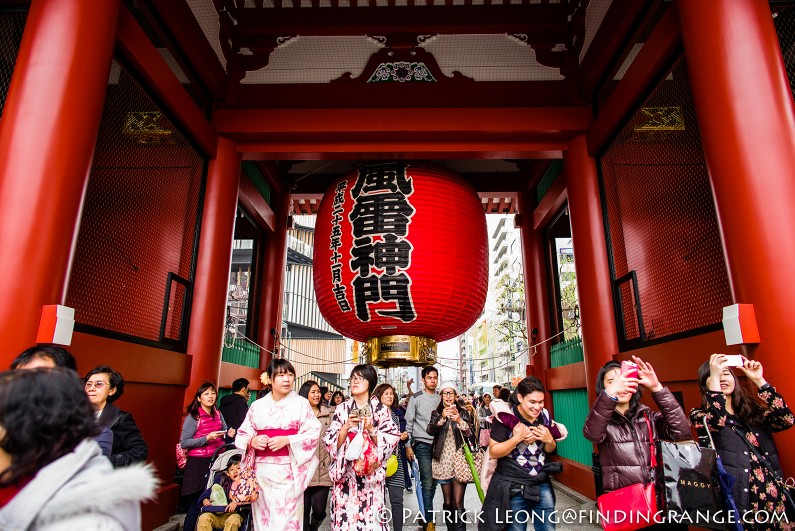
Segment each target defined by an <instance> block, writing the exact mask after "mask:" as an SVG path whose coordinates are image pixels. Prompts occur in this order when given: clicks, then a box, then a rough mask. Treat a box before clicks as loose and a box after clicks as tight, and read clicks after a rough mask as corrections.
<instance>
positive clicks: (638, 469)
mask: <svg viewBox="0 0 795 531" xmlns="http://www.w3.org/2000/svg"><path fill="white" fill-rule="evenodd" d="M651 396H652V398H653V399H654V402H655V403H656V404H657V406H658V407H659V408H660V411H652V410H651V409H649V408H648V407H647V406H645V405H643V404H638V405H637V406H636V407H635V408H634V409H631V410H629V411H627V413H626V416H625V415H622V414H621V413H619V412H617V411H616V405H617V404H618V403H617V402H616V401H615V400H611V399H610V398H609V397H608V396H607V395H606V394H604V393H601V394H600V395H599V396H598V397H597V398H596V401H595V402H594V405H593V408H592V409H591V412H590V413H588V418H586V419H585V426H584V427H583V430H582V431H583V434H584V435H585V438H586V439H588V440H589V441H591V442H593V443H594V444H596V445H597V446H598V448H599V463H600V464H601V465H602V486H603V487H604V492H610V491H613V490H617V489H620V488H623V487H627V486H629V485H632V484H633V483H648V482H651V481H652V479H653V478H652V474H651V467H650V455H651V454H650V452H649V449H650V445H649V428H648V426H647V424H646V421H645V419H644V418H645V416H646V415H648V417H649V420H650V421H651V425H652V432H653V436H654V440H655V441H656V440H660V439H663V440H669V441H682V440H685V439H692V436H691V432H690V421H689V420H688V419H687V415H685V412H684V411H683V410H682V408H681V407H680V406H679V403H678V402H677V401H676V399H675V398H674V395H673V394H671V391H669V390H668V388H667V387H664V388H663V389H661V390H660V391H657V392H656V393H652V394H651Z"/></svg>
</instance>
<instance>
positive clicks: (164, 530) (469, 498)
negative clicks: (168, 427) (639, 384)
mask: <svg viewBox="0 0 795 531" xmlns="http://www.w3.org/2000/svg"><path fill="white" fill-rule="evenodd" d="M555 495H556V498H557V502H556V508H557V510H558V514H559V515H560V523H558V524H557V529H565V530H566V531H596V530H600V529H602V528H601V527H600V526H599V525H596V524H590V523H588V514H589V512H590V514H594V512H595V510H596V504H595V503H594V502H593V501H592V500H589V499H587V498H585V497H583V496H581V495H580V494H578V493H576V492H574V491H572V490H570V489H568V488H567V487H565V486H563V485H561V484H559V483H556V484H555ZM403 504H404V507H405V509H408V510H410V511H411V516H410V518H409V520H407V521H406V525H404V526H403V529H404V531H417V530H418V529H422V528H421V527H420V526H419V525H413V520H412V519H414V518H416V516H417V495H416V494H414V493H409V492H404V496H403ZM464 506H465V507H468V508H470V509H479V508H480V499H478V494H477V492H476V491H475V487H474V485H470V486H469V487H468V488H467V493H466V497H465V498H464ZM434 508H435V509H436V510H437V511H441V510H442V493H441V489H438V490H437V492H436V497H435V498H434ZM581 515H582V516H581ZM572 516H574V517H575V518H574V521H573V522H570V521H569V520H570V517H572ZM184 518H185V515H175V516H174V518H172V521H171V522H169V523H168V524H166V525H164V526H162V527H160V528H158V529H157V530H155V531H179V529H181V523H182V520H183V519H184ZM475 529H477V526H476V525H475V524H474V523H473V524H470V525H469V526H467V530H468V531H474V530H475ZM320 530H321V531H332V530H331V524H330V523H329V519H328V518H327V519H326V521H325V522H323V525H322V526H321V527H320ZM443 530H444V526H439V531H443Z"/></svg>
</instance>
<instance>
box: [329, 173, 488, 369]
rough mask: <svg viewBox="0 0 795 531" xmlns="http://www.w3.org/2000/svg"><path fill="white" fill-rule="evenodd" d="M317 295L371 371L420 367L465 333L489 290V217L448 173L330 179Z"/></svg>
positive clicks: (353, 175)
mask: <svg viewBox="0 0 795 531" xmlns="http://www.w3.org/2000/svg"><path fill="white" fill-rule="evenodd" d="M313 269H314V275H315V292H316V295H317V302H318V305H319V306H320V311H321V313H322V314H323V316H324V317H325V318H326V320H327V321H328V322H329V323H330V324H331V326H333V327H334V328H335V329H336V330H337V331H339V332H340V333H341V334H343V335H345V336H347V337H350V338H352V339H356V340H359V341H367V342H368V344H367V346H366V347H365V351H366V352H367V353H368V357H369V358H370V360H371V361H372V362H373V363H375V364H376V365H381V366H393V365H425V364H430V363H434V362H435V359H436V342H437V341H444V340H446V339H450V338H453V337H455V336H457V335H460V334H461V333H463V332H465V331H466V330H467V329H468V328H469V327H470V326H471V325H472V323H473V322H474V321H475V320H476V319H477V318H478V316H479V315H480V313H481V311H482V310H483V305H484V303H485V301H486V290H487V288H488V249H487V235H486V217H485V215H484V213H483V205H482V204H481V202H480V198H479V197H478V195H477V193H476V192H475V190H474V189H473V188H472V187H471V186H470V185H469V184H468V183H467V182H466V181H464V180H463V179H461V178H460V177H457V176H456V175H455V174H453V173H451V172H450V171H448V170H445V169H439V168H434V167H429V166H421V165H413V164H410V163H389V164H378V165H371V166H366V167H364V168H361V169H360V170H358V171H354V172H351V173H349V174H347V175H346V176H344V177H342V178H341V179H339V180H337V181H336V182H334V183H333V184H332V185H331V187H330V188H329V190H328V191H327V192H326V194H325V196H323V201H322V202H321V203H320V208H319V210H318V214H317V223H316V226H315V249H314V268H313Z"/></svg>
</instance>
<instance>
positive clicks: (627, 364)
mask: <svg viewBox="0 0 795 531" xmlns="http://www.w3.org/2000/svg"><path fill="white" fill-rule="evenodd" d="M621 374H623V375H624V376H626V377H627V378H637V377H638V366H637V365H636V364H634V363H632V362H631V361H622V362H621Z"/></svg>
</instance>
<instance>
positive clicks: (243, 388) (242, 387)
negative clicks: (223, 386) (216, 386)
mask: <svg viewBox="0 0 795 531" xmlns="http://www.w3.org/2000/svg"><path fill="white" fill-rule="evenodd" d="M250 396H251V391H249V389H248V380H246V379H245V378H238V379H237V380H235V381H234V382H232V394H231V395H227V396H225V397H223V398H222V399H221V404H220V406H219V408H218V409H220V410H221V415H223V416H224V420H226V425H227V426H229V427H230V428H234V429H235V431H237V429H238V428H239V427H240V425H241V424H243V421H244V420H246V414H247V413H248V399H249V397H250Z"/></svg>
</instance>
